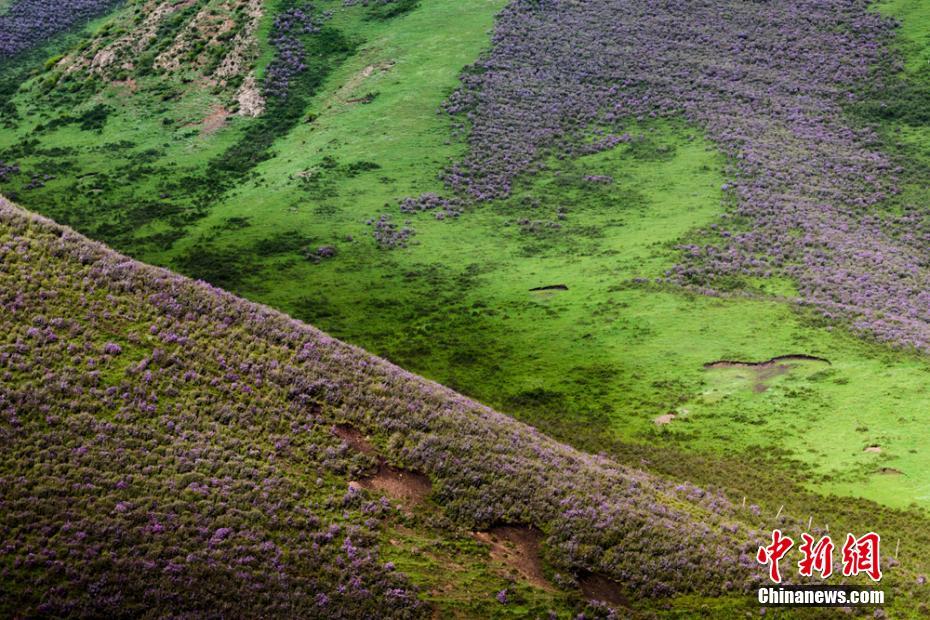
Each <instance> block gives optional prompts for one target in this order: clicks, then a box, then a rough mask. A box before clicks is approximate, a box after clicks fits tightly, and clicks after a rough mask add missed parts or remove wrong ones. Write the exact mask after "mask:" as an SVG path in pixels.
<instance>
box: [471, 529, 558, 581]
mask: <svg viewBox="0 0 930 620" xmlns="http://www.w3.org/2000/svg"><path fill="white" fill-rule="evenodd" d="M473 536H474V537H475V538H476V539H478V540H480V541H481V542H483V543H485V544H486V545H489V546H490V548H491V549H490V550H491V558H492V559H494V560H497V561H498V562H501V563H502V564H505V565H506V566H508V567H509V568H511V569H513V570H514V571H515V572H516V573H518V574H519V575H520V576H521V577H522V578H523V579H525V580H526V581H527V582H529V583H531V584H532V585H534V586H536V587H537V588H543V589H545V590H553V589H554V588H553V587H552V584H550V583H549V581H548V580H547V579H546V575H545V573H544V572H543V564H542V558H541V557H540V555H539V546H540V543H541V542H542V538H543V534H542V532H540V531H539V530H537V529H536V528H533V527H525V526H515V525H501V526H497V527H493V528H491V529H490V530H488V531H487V532H475V533H474V534H473Z"/></svg>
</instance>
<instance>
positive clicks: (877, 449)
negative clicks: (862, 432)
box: [863, 446, 882, 454]
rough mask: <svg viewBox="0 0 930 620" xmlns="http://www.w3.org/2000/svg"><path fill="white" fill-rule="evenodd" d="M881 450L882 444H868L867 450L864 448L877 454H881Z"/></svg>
mask: <svg viewBox="0 0 930 620" xmlns="http://www.w3.org/2000/svg"><path fill="white" fill-rule="evenodd" d="M881 451H882V447H881V446H866V448H865V450H863V452H873V453H875V454H881Z"/></svg>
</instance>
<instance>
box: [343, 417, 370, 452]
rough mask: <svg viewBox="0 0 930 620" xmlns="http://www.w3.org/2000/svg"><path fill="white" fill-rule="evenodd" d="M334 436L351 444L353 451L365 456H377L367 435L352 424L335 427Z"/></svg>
mask: <svg viewBox="0 0 930 620" xmlns="http://www.w3.org/2000/svg"><path fill="white" fill-rule="evenodd" d="M333 435H335V436H336V437H338V438H339V439H341V440H343V441H344V442H346V443H347V444H349V447H350V448H352V449H353V450H356V451H358V452H361V453H363V454H377V451H376V450H375V447H374V446H373V445H371V442H369V441H368V439H367V438H366V437H365V435H363V434H362V433H361V431H359V430H357V429H356V428H355V427H353V426H352V425H350V424H337V425H335V426H334V427H333Z"/></svg>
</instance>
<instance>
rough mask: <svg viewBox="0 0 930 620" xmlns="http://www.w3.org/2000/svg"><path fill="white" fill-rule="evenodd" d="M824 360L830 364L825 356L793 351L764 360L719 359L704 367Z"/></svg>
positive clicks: (756, 365) (767, 364) (731, 366)
mask: <svg viewBox="0 0 930 620" xmlns="http://www.w3.org/2000/svg"><path fill="white" fill-rule="evenodd" d="M794 361H797V362H801V361H805V362H823V363H824V364H828V365H832V364H830V360H828V359H826V358H825V357H817V356H816V355H807V354H805V353H793V354H791V355H777V356H775V357H773V358H771V359H767V360H765V361H764V362H746V361H741V360H717V361H715V362H707V363H706V364H704V368H733V367H738V366H750V367H753V368H758V367H759V366H772V365H775V364H777V363H779V362H794Z"/></svg>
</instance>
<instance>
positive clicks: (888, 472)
mask: <svg viewBox="0 0 930 620" xmlns="http://www.w3.org/2000/svg"><path fill="white" fill-rule="evenodd" d="M878 473H880V474H882V475H885V476H903V475H904V472H903V471H901V470H900V469H895V468H894V467H882V468H881V469H879V470H878Z"/></svg>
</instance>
